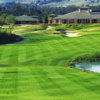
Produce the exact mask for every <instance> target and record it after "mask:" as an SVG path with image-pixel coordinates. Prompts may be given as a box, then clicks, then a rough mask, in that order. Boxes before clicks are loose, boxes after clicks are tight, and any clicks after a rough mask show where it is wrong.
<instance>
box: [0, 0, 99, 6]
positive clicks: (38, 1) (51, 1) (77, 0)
mask: <svg viewBox="0 0 100 100" xmlns="http://www.w3.org/2000/svg"><path fill="white" fill-rule="evenodd" d="M12 1H15V2H17V3H18V2H20V3H22V4H30V5H35V6H50V7H51V6H52V7H66V6H68V5H87V4H95V5H98V4H100V0H2V1H0V2H1V3H5V2H12Z"/></svg>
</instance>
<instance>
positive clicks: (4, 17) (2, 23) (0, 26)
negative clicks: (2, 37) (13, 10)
mask: <svg viewBox="0 0 100 100" xmlns="http://www.w3.org/2000/svg"><path fill="white" fill-rule="evenodd" d="M5 19H6V14H2V15H1V16H0V31H1V29H2V26H3V25H4V24H5Z"/></svg>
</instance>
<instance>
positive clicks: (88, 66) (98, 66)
mask: <svg viewBox="0 0 100 100" xmlns="http://www.w3.org/2000/svg"><path fill="white" fill-rule="evenodd" d="M75 67H76V68H79V69H85V70H90V71H93V72H98V73H100V62H87V63H77V64H75Z"/></svg>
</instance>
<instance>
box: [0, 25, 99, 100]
mask: <svg viewBox="0 0 100 100" xmlns="http://www.w3.org/2000/svg"><path fill="white" fill-rule="evenodd" d="M94 27H95V26H94ZM22 29H23V28H22ZM23 36H25V37H27V38H29V40H28V41H26V42H24V43H20V44H10V45H6V46H0V100H99V99H100V84H99V83H100V74H99V73H92V72H84V71H82V70H78V69H75V68H69V67H68V65H69V63H70V61H72V60H73V59H75V58H76V57H78V56H81V55H85V54H91V53H92V54H93V53H95V52H99V51H100V34H94V31H92V32H91V34H90V35H85V36H82V37H75V38H68V37H56V36H48V35H46V34H42V33H41V34H35V33H34V34H33V33H30V34H29V32H28V31H26V34H23Z"/></svg>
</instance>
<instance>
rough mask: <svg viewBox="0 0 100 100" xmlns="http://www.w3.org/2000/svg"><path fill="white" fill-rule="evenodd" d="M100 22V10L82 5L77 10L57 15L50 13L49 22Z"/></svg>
mask: <svg viewBox="0 0 100 100" xmlns="http://www.w3.org/2000/svg"><path fill="white" fill-rule="evenodd" d="M92 23H100V12H93V11H92V9H90V8H89V7H82V8H80V9H79V10H77V11H74V12H71V13H68V14H64V15H58V16H55V15H54V14H51V15H49V17H48V24H92Z"/></svg>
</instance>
